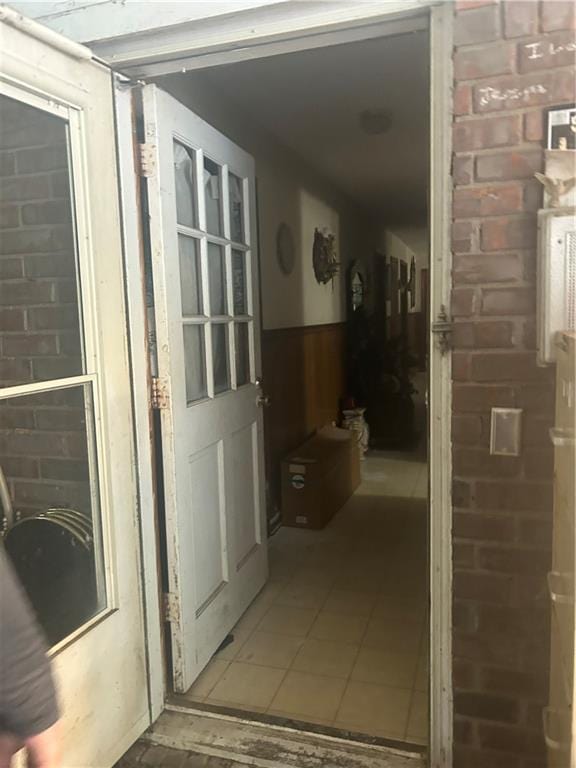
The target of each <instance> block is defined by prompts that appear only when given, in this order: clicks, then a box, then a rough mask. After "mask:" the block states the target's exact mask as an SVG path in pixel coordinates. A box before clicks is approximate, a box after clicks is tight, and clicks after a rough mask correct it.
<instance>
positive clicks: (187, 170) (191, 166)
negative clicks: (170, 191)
mask: <svg viewBox="0 0 576 768" xmlns="http://www.w3.org/2000/svg"><path fill="white" fill-rule="evenodd" d="M195 162H196V160H195V153H194V150H192V149H190V148H189V147H185V146H184V145H183V144H180V142H178V141H175V142H174V176H175V180H176V220H177V222H178V224H182V225H183V226H185V227H196V226H197V215H196V211H197V206H196V166H195Z"/></svg>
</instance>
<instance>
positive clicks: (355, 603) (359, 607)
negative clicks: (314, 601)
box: [323, 589, 377, 617]
mask: <svg viewBox="0 0 576 768" xmlns="http://www.w3.org/2000/svg"><path fill="white" fill-rule="evenodd" d="M376 600H377V596H376V595H373V594H370V593H367V592H355V591H351V590H342V589H333V590H332V592H330V594H329V596H328V599H327V600H326V602H325V603H324V607H323V610H324V611H328V613H343V614H345V615H346V616H365V617H368V616H370V615H371V613H372V610H373V608H374V605H375V604H376Z"/></svg>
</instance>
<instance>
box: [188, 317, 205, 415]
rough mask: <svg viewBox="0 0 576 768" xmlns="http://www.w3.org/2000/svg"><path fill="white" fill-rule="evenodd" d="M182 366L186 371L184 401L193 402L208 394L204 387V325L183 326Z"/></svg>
mask: <svg viewBox="0 0 576 768" xmlns="http://www.w3.org/2000/svg"><path fill="white" fill-rule="evenodd" d="M183 332H184V368H185V372H186V374H185V375H186V402H187V403H188V404H190V403H193V402H194V401H195V400H201V399H202V398H203V397H206V396H207V395H208V389H207V387H206V351H205V345H204V326H203V325H185V326H184V331H183Z"/></svg>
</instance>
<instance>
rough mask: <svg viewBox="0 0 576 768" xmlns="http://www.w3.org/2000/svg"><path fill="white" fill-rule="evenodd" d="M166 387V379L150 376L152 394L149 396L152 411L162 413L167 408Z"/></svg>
mask: <svg viewBox="0 0 576 768" xmlns="http://www.w3.org/2000/svg"><path fill="white" fill-rule="evenodd" d="M168 402H169V397H168V385H167V383H166V379H160V378H158V377H157V376H152V392H151V395H150V404H151V406H152V408H154V410H157V411H162V410H164V409H165V408H168Z"/></svg>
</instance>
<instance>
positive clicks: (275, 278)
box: [159, 74, 377, 330]
mask: <svg viewBox="0 0 576 768" xmlns="http://www.w3.org/2000/svg"><path fill="white" fill-rule="evenodd" d="M159 85H160V87H162V88H164V89H166V90H168V91H169V92H170V93H172V95H174V96H175V97H176V98H177V99H178V100H179V101H181V102H182V103H184V104H186V105H187V106H188V107H190V109H192V110H193V111H194V112H196V113H197V114H198V115H199V116H200V117H202V118H203V119H204V120H206V121H207V122H209V123H210V124H211V125H213V126H214V127H215V128H217V129H218V130H219V131H221V132H222V133H223V134H225V135H226V136H228V137H229V138H230V139H232V141H234V142H236V143H237V144H238V145H239V146H241V147H242V148H243V149H245V150H246V151H247V152H249V153H250V154H251V155H252V156H253V157H254V159H255V161H256V175H257V184H258V208H259V242H260V265H261V266H260V269H261V285H262V314H263V327H264V329H267V330H268V329H274V328H291V327H297V326H303V325H322V324H329V323H338V322H343V321H344V320H345V319H346V301H345V272H346V264H347V263H349V262H350V261H351V260H353V259H354V258H356V257H357V256H358V255H359V256H361V257H362V256H363V257H366V256H367V255H369V254H370V253H371V252H372V250H373V249H374V246H375V244H376V241H377V238H376V236H375V235H374V234H373V231H372V228H371V225H370V222H369V220H366V219H365V218H364V217H363V214H362V211H361V210H359V209H358V208H357V207H356V206H355V204H353V203H351V202H350V201H349V200H347V199H346V198H345V197H344V196H343V195H342V194H341V193H339V191H338V190H336V189H335V188H334V187H333V186H332V185H330V184H328V183H327V182H326V181H325V180H323V179H322V178H321V177H320V176H318V174H316V173H315V172H314V171H313V170H312V169H311V168H310V167H309V166H307V165H306V164H305V163H304V162H303V161H302V160H300V158H299V157H297V156H295V155H294V154H293V153H292V152H291V151H290V150H288V149H287V148H285V147H283V146H282V145H281V144H279V143H278V142H277V141H276V140H275V139H274V138H273V137H272V136H271V135H270V134H268V133H265V132H264V131H263V130H262V129H260V128H259V126H258V125H257V124H256V122H255V121H252V120H250V119H248V118H247V117H245V116H243V115H242V113H241V112H240V111H239V110H238V109H237V108H235V105H234V104H232V103H230V100H229V99H224V98H223V97H221V96H220V95H219V94H218V92H217V90H216V89H215V88H214V87H213V86H212V85H211V84H210V82H209V76H208V75H205V74H202V75H192V74H189V75H185V76H171V77H169V78H163V79H162V80H161V81H159ZM282 222H285V223H286V224H288V225H289V226H290V228H291V230H292V234H293V238H294V243H295V250H296V264H295V268H294V271H293V273H292V274H291V275H289V276H286V275H284V274H283V273H282V272H281V270H280V267H279V266H278V262H277V258H276V233H277V231H278V227H279V225H280V224H281V223H282ZM315 228H318V229H321V230H322V229H324V228H326V229H328V230H329V231H331V232H333V233H334V234H335V235H336V248H337V253H338V258H339V260H340V261H341V262H342V266H341V271H340V273H339V274H338V275H337V276H336V278H335V279H334V280H333V281H331V282H330V283H328V284H327V285H319V284H318V283H317V282H316V278H315V276H314V270H313V267H312V243H313V240H314V229H315Z"/></svg>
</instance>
